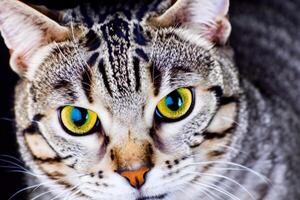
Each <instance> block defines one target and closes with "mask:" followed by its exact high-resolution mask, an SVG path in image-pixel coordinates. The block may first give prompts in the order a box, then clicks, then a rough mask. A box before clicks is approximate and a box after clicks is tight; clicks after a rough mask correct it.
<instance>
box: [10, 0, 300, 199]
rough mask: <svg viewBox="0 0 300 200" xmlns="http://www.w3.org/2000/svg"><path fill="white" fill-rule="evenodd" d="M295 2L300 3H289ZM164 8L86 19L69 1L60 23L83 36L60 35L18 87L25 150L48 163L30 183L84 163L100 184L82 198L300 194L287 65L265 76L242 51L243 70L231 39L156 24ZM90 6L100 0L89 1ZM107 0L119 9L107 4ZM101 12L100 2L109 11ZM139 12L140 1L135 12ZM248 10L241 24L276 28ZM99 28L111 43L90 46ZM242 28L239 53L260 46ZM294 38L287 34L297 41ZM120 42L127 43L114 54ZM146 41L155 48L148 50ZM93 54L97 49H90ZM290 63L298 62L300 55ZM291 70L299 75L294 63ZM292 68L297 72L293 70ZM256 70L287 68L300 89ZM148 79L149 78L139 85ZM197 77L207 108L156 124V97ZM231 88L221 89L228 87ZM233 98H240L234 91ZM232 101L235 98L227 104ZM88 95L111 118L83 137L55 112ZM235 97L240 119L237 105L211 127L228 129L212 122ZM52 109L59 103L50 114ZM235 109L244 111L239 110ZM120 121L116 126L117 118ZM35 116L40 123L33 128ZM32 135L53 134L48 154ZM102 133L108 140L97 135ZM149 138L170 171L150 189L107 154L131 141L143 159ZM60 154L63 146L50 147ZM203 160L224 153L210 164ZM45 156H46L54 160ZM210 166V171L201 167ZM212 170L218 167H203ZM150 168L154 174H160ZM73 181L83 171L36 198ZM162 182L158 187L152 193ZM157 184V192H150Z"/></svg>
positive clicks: (32, 163) (91, 180) (34, 166)
mask: <svg viewBox="0 0 300 200" xmlns="http://www.w3.org/2000/svg"><path fill="white" fill-rule="evenodd" d="M290 4H292V3H291V2H290V3H289V4H288V5H290ZM167 5H169V4H162V5H160V6H158V5H156V6H158V8H166V7H167ZM93 6H95V5H93ZM123 6H124V5H123ZM245 6H247V4H245ZM136 8H139V6H137V7H136ZM158 8H157V9H156V10H155V9H153V10H148V11H147V12H146V13H144V15H143V16H144V17H142V18H143V20H142V19H138V18H137V17H136V16H135V18H133V19H129V18H128V17H127V16H126V12H125V14H122V13H121V12H120V13H119V12H115V11H113V12H112V13H106V14H105V15H107V18H101V20H100V18H98V16H96V15H94V14H95V13H94V12H91V13H90V15H89V16H88V17H91V18H95V19H96V18H97V19H99V21H97V20H95V22H96V23H95V24H93V25H91V24H90V22H89V21H86V20H87V18H86V17H85V18H84V17H83V15H82V14H83V13H82V10H80V9H79V8H78V9H77V10H76V9H75V11H74V10H69V11H66V12H65V13H66V15H65V17H64V21H63V22H61V23H62V24H64V25H68V26H69V28H70V29H71V30H72V32H71V33H72V37H71V38H69V39H68V40H66V41H64V42H60V43H58V44H57V45H56V46H52V50H51V52H50V53H49V54H48V55H47V57H46V59H45V60H43V62H42V64H41V65H40V66H39V68H38V69H37V70H36V71H35V74H34V80H31V81H28V80H26V79H24V80H22V81H21V82H20V83H19V85H18V86H17V89H16V101H15V112H16V120H17V128H18V132H17V136H18V142H19V144H20V152H21V155H22V157H23V159H24V161H25V162H26V164H27V166H28V167H29V168H30V170H32V171H33V172H34V173H37V174H42V175H41V176H42V178H38V179H36V178H34V179H32V178H29V181H28V184H33V183H39V182H43V181H49V180H53V179H55V178H54V177H55V176H56V175H57V174H59V173H62V174H63V175H69V174H79V172H80V173H84V174H86V175H88V176H90V177H88V178H87V179H86V180H83V179H81V178H78V182H81V181H82V182H83V183H85V184H87V185H88V186H89V187H90V189H93V188H94V187H96V188H97V189H98V190H97V191H98V192H97V193H89V191H88V190H87V189H86V188H83V189H81V190H80V191H79V193H78V194H77V196H76V199H99V200H100V199H130V200H131V199H147V198H150V197H151V198H150V199H172V200H173V199H174V200H175V199H183V198H186V199H191V200H194V199H199V198H201V199H203V200H206V199H218V198H219V199H239V200H246V199H251V195H253V199H257V200H281V199H289V200H296V199H297V198H298V197H299V196H300V194H299V191H298V187H299V181H298V179H297V178H298V177H299V175H300V173H299V170H298V166H299V164H300V161H299V159H298V158H297V155H299V154H300V152H299V148H298V146H299V144H300V141H299V137H295V135H296V134H297V133H298V132H299V130H300V125H299V114H298V113H297V111H300V109H299V106H297V107H290V106H289V105H288V103H287V102H289V103H294V104H293V105H295V102H297V101H298V99H297V95H298V94H299V92H297V91H293V88H294V87H292V86H291V85H289V84H290V83H289V82H287V81H285V80H286V79H287V78H286V77H285V76H284V75H285V73H283V75H280V76H277V74H276V75H274V74H272V73H276V72H277V71H276V70H274V71H273V70H269V71H268V73H271V75H270V76H267V77H263V78H265V79H260V78H261V77H260V76H259V77H255V76H253V77H250V76H249V74H248V73H249V72H252V70H253V69H255V67H256V66H249V65H252V63H250V64H249V63H243V62H242V61H240V62H238V64H241V66H242V68H239V69H240V70H241V76H239V75H238V70H237V69H238V68H237V67H236V66H235V63H234V58H233V53H232V50H231V48H230V47H228V46H209V45H207V44H204V43H203V44H199V43H195V42H192V41H190V40H189V39H187V37H185V34H183V33H182V30H181V29H180V28H174V27H172V28H161V29H160V28H158V29H155V28H153V27H152V26H149V25H148V24H147V21H146V20H145V19H146V18H147V17H149V16H151V15H152V14H153V11H156V12H158V13H161V12H162V11H163V10H164V9H162V10H161V9H158ZM89 9H92V7H88V8H87V10H89ZM101 9H102V11H103V10H104V11H105V10H109V9H106V8H105V7H104V8H101ZM124 9H125V11H126V9H128V8H126V6H125V7H124ZM100 11H101V10H100ZM100 11H99V12H100ZM102 11H101V12H100V13H103V12H104V11H103V12H102ZM134 11H135V9H133V13H135V12H134ZM72 12H75V13H76V14H77V17H74V18H72V19H70V14H71V13H72ZM236 12H237V11H236ZM73 14H74V13H73ZM244 15H246V16H247V14H239V12H237V14H236V18H233V20H232V21H233V22H234V23H233V24H234V26H237V27H238V26H239V27H240V28H241V29H243V28H244V29H246V30H247V28H248V26H246V27H244V24H249V23H248V20H250V24H251V25H253V26H254V25H257V26H255V27H260V28H261V29H259V31H261V32H262V33H264V34H266V33H268V32H267V30H265V27H266V26H264V25H260V24H259V23H263V22H258V21H256V20H255V19H248V18H246V17H245V16H244ZM266 15H268V13H267V14H266ZM116 19H119V20H120V19H121V20H122V21H123V22H122V23H124V24H123V25H120V24H118V27H114V26H113V25H112V24H113V23H114V22H115V20H116ZM71 20H72V23H71ZM139 20H140V21H139ZM137 23H138V24H139V25H140V26H141V27H142V30H141V32H140V34H141V35H143V36H144V37H145V40H147V43H146V44H144V45H140V44H137V43H138V42H137V41H136V40H135V38H134V36H135V35H134V28H135V25H136V24H137ZM259 25H260V26H259ZM87 26H90V27H87ZM103 27H104V28H103ZM110 28H115V30H118V31H120V32H122V33H120V32H118V33H116V35H114V34H107V33H108V32H109V30H110ZM91 29H92V30H94V31H95V32H96V33H97V37H99V38H100V40H101V44H100V45H99V47H98V48H97V49H96V50H94V51H89V50H88V47H86V46H85V45H84V44H85V41H86V38H85V37H86V34H87V33H88V31H89V30H91ZM283 32H284V31H283ZM280 33H281V34H280ZM280 33H279V35H278V36H274V37H275V38H276V37H279V38H281V37H282V34H283V33H282V32H280ZM293 33H294V32H293ZM105 34H107V35H106V36H105ZM283 35H284V34H283ZM237 36H238V35H237V33H234V35H233V37H237ZM241 38H242V39H241V40H242V42H244V43H245V45H242V44H239V46H238V47H237V49H238V50H239V52H240V54H238V56H240V55H242V56H249V55H247V53H248V51H247V48H245V46H246V45H247V44H248V43H247V42H248V40H247V37H241ZM271 38H272V37H271ZM281 39H283V37H282V38H281ZM283 40H284V39H283ZM112 42H113V43H112ZM272 42H274V41H273V40H272ZM284 42H286V43H288V41H284ZM112 44H113V45H112ZM258 44H261V45H263V46H264V45H266V44H267V42H266V41H265V39H261V40H259V39H258ZM274 45H275V44H274ZM264 47H266V48H269V47H270V46H268V45H266V46H264ZM111 49H112V51H114V50H116V51H115V52H113V53H112V52H110V51H111ZM137 49H138V50H140V51H142V52H144V53H141V52H139V53H137ZM96 52H98V54H96ZM95 55H96V56H95ZM144 55H146V57H147V58H145V56H144ZM280 55H282V54H278V56H279V57H276V58H278V59H280V58H281V57H280ZM93 56H95V57H94V58H95V60H91V58H93ZM283 56H284V55H283ZM134 57H136V58H137V59H138V60H139V64H140V65H139V70H138V71H136V70H137V68H136V67H134ZM284 58H285V57H284ZM284 58H283V59H284ZM148 59H149V60H148ZM256 59H257V60H260V59H264V57H262V58H261V57H257V58H255V59H253V60H254V61H253V63H255V62H256V61H257V60H256ZM89 61H90V63H92V64H91V65H89V64H90V63H89ZM295 62H296V61H295ZM264 63H265V64H266V62H264ZM100 64H101V65H100ZM271 66H274V68H275V67H277V65H274V64H273V63H271V64H269V66H268V68H271ZM101 67H102V69H103V70H102V71H101V69H100V68H101ZM151 67H152V68H151ZM290 67H293V63H292V64H291V66H290ZM49 69H51V70H49ZM248 70H249V71H248ZM86 71H89V72H90V73H89V75H88V79H87V80H86V81H89V83H88V84H89V89H90V91H88V92H90V93H91V96H92V99H93V101H92V103H91V102H90V103H87V102H88V101H89V98H88V97H87V96H86V94H85V91H84V87H83V86H82V84H83V85H84V83H82V81H83V77H84V76H83V74H84V73H85V72H86ZM264 71H267V70H265V69H264ZM137 72H138V73H139V74H138V76H137ZM155 72H157V73H158V76H156V74H155ZM277 73H278V72H277ZM286 73H287V75H289V76H292V74H291V71H289V72H286ZM292 73H298V71H297V70H296V71H295V70H292ZM105 77H106V78H105ZM137 77H139V78H140V79H138V78H137ZM255 78H257V79H259V84H262V85H263V84H264V83H265V82H264V81H266V82H267V83H268V82H275V80H277V79H278V81H276V84H279V83H282V84H283V85H289V86H290V88H291V90H289V91H286V92H287V96H288V97H286V98H287V100H286V99H285V98H283V97H281V96H282V95H281V92H280V93H276V92H277V91H279V89H278V88H281V87H280V86H282V85H277V87H271V89H273V90H271V91H275V93H274V94H276V95H272V96H271V97H267V96H266V94H265V93H263V92H264V90H266V87H262V88H263V89H264V90H262V89H261V88H260V87H257V85H255V86H254V85H253V79H255ZM274 79H275V80H274ZM292 80H294V82H293V84H296V86H297V85H298V86H299V83H298V82H299V81H298V82H297V80H296V79H292ZM138 81H140V82H139V84H140V88H139V87H138ZM190 86H193V87H194V88H195V89H196V90H197V94H198V96H197V100H196V102H197V104H196V105H197V106H196V109H198V112H197V113H195V112H193V113H192V115H193V117H190V118H187V119H186V121H184V122H185V123H184V124H183V125H178V124H177V125H174V126H172V124H171V125H170V124H162V125H160V126H158V127H156V126H155V125H153V123H149V122H148V121H149V120H148V118H147V112H150V111H148V110H149V109H153V108H151V103H152V104H154V105H155V103H157V102H156V101H157V98H162V97H163V96H165V95H167V94H168V93H169V92H171V91H173V90H174V89H177V88H179V87H190ZM259 86H261V85H259ZM268 86H269V85H268ZM282 87H283V86H282ZM267 89H269V87H267ZM297 89H299V88H298V87H295V90H297ZM220 90H222V94H219V93H220ZM277 94H280V95H277ZM295 96H296V97H295ZM199 97H200V98H199ZM232 99H233V102H229V103H228V102H226V100H227V101H228V100H232ZM222 101H223V103H224V102H225V103H224V105H222ZM78 102H79V103H80V105H81V106H83V107H89V108H91V109H96V110H94V111H95V112H98V113H97V114H98V115H99V117H100V120H102V123H103V131H102V132H101V133H97V135H95V134H94V135H92V136H88V137H90V138H91V140H89V142H88V143H83V141H84V139H82V140H83V141H81V140H79V139H78V138H75V137H74V138H72V137H70V136H67V135H66V133H64V132H63V131H61V130H60V128H59V126H57V124H58V122H57V120H56V118H54V119H55V120H53V116H56V115H55V114H53V112H55V109H56V108H58V107H60V106H63V105H68V104H75V105H76V103H78ZM230 103H231V105H233V108H235V109H233V110H232V109H231V110H229V111H227V113H225V114H227V115H228V116H234V118H233V119H232V118H229V119H228V118H226V116H227V115H226V116H225V117H224V118H225V119H219V120H223V121H222V122H223V123H222V125H223V126H225V125H226V124H227V125H228V124H229V125H230V127H231V128H230V129H229V130H225V131H222V132H221V133H219V132H217V131H216V133H212V132H211V133H209V132H207V131H206V130H208V129H211V130H219V128H220V127H211V126H212V125H211V124H213V123H212V121H213V120H215V119H216V116H218V115H217V114H218V113H219V112H220V110H221V108H224V107H226V106H228V105H229V104H230ZM95 105H97V106H95ZM46 108H47V109H46ZM48 109H49V110H51V112H50V113H48ZM298 109H299V110H298ZM100 111H105V112H106V113H108V114H107V115H106V116H109V117H108V118H109V119H103V118H101V117H102V116H101V112H100ZM231 112H234V113H235V114H234V115H230V114H231ZM51 113H52V114H51ZM103 115H104V112H103ZM37 116H43V117H42V118H41V119H39V120H40V121H38V122H33V120H34V119H36V118H37ZM110 120H111V122H109V121H110ZM226 120H229V122H228V121H227V122H226ZM150 121H151V120H150ZM109 123H111V124H112V125H107V124H109ZM179 124H180V123H179ZM32 126H33V127H34V128H36V129H34V130H32V129H29V128H28V127H31V128H32ZM106 126H110V127H109V128H107V127H106ZM164 126H166V127H168V128H166V129H168V130H166V129H163V127H164ZM170 130H172V131H170ZM151 131H154V135H155V137H153V135H152V136H151V134H153V132H151ZM166 133H168V134H166ZM27 134H31V136H28V135H27ZM26 135H27V136H28V137H34V136H37V137H39V136H42V138H43V141H45V142H46V145H45V149H44V150H45V152H46V153H48V154H47V156H46V157H38V156H37V152H32V149H31V148H30V147H29V146H30V145H29V144H28V141H26ZM106 136H108V137H109V143H108V144H106V143H105V137H106ZM92 137H93V138H92ZM127 138H129V140H131V139H132V140H133V143H130V144H131V145H133V146H131V149H130V150H132V152H133V153H132V152H131V151H128V152H127V149H126V148H127V147H126V146H127V143H126V142H127ZM32 140H33V138H32ZM87 140H88V139H87ZM95 141H98V143H97V144H95ZM145 141H146V142H145ZM40 142H42V141H40ZM29 143H30V142H29ZM87 144H88V145H87ZM93 145H94V146H93ZM147 145H150V147H151V148H152V149H153V152H154V155H155V156H154V157H155V158H154V160H155V163H154V164H155V166H154V169H155V170H158V169H160V170H161V171H163V172H161V174H160V175H162V176H161V177H159V178H157V180H156V182H155V181H153V179H152V182H151V183H152V185H150V186H149V185H148V186H147V184H146V185H145V186H146V188H147V190H146V191H142V193H138V192H136V191H135V190H134V191H133V190H132V188H131V189H130V186H128V183H126V180H125V179H122V177H120V176H119V175H117V173H115V172H114V171H113V170H112V169H114V167H115V166H114V165H113V166H110V165H107V164H106V162H109V163H110V162H111V163H113V159H112V157H111V155H110V153H111V152H112V151H116V149H122V150H124V152H125V153H122V151H121V155H123V156H124V157H125V156H126V154H128V155H131V157H133V158H135V156H139V153H140V152H139V151H136V149H135V148H141V149H142V150H144V148H145V146H147ZM218 145H219V146H218ZM224 145H227V147H225V146H224ZM46 146H47V147H46ZM92 147H93V148H92ZM94 147H96V148H94ZM95 149H97V150H95ZM142 150H141V151H142ZM145 151H146V150H145ZM147 151H148V150H147ZM49 152H51V153H49ZM141 154H142V153H141ZM52 155H54V157H51V156H52ZM206 156H207V157H206ZM209 156H210V157H209ZM211 157H213V158H211ZM139 158H140V157H139ZM121 159H122V158H121ZM129 159H130V156H129ZM142 159H144V158H141V160H142ZM214 161H215V162H214ZM126 162H127V160H125V162H124V163H125V165H126ZM199 162H214V163H210V164H212V165H210V164H207V163H206V164H205V165H203V163H202V164H199ZM53 163H54V164H55V165H57V166H56V167H57V169H59V170H57V169H56V170H54V171H55V173H52V172H49V171H48V170H49V169H47V167H49V166H51V165H52V164H53ZM197 163H198V164H197ZM118 164H119V163H117V164H116V165H118ZM185 164H186V165H185ZM43 165H45V166H47V167H46V168H44V167H43ZM193 165H194V167H193ZM238 165H239V166H238ZM241 165H242V166H241ZM102 166H103V169H102ZM108 166H109V167H108ZM110 167H111V169H109V170H108V169H107V168H110ZM121 167H123V165H122V166H121ZM127 167H128V166H127ZM246 167H248V168H250V169H246ZM222 168H223V170H222ZM224 168H226V169H224ZM228 168H231V169H228ZM232 168H234V169H232ZM99 170H101V171H102V170H103V172H102V173H103V175H101V176H98V177H95V175H92V174H95V173H99V172H100V171H99ZM199 172H200V174H198V175H194V174H196V173H199ZM201 172H203V173H207V174H206V175H205V174H202V175H201ZM155 173H157V174H159V173H158V172H155ZM208 174H214V177H213V178H212V179H206V178H207V177H208V176H209V175H208ZM152 175H153V174H152ZM102 176H103V177H102ZM153 176H154V175H153ZM147 178H149V181H151V173H149V177H147ZM74 180H77V179H76V178H74ZM112 180H114V181H112ZM115 180H118V181H115ZM182 182H184V183H182ZM237 182H238V183H239V184H241V185H242V186H239V185H238V184H237ZM204 183H208V184H213V185H208V187H207V188H206V190H203V187H201V186H203V185H201V184H204ZM72 184H73V183H72V181H69V182H68V181H67V183H65V182H62V183H60V182H59V183H55V184H54V186H53V185H49V186H46V187H45V188H42V189H41V190H39V191H36V192H37V193H35V194H32V197H36V195H38V194H41V193H42V192H45V191H50V190H51V189H52V190H53V188H56V187H58V188H59V189H62V190H57V191H53V192H51V193H52V194H49V195H48V196H47V195H43V197H42V198H41V199H45V200H46V199H51V198H52V197H53V196H56V195H60V194H61V191H62V192H65V193H66V194H67V192H68V190H70V187H69V185H71V187H72V186H74V185H72ZM121 184H123V185H122V187H121ZM126 184H127V186H126V187H125V185H126ZM160 184H161V185H160ZM176 184H178V185H179V186H180V187H182V188H183V191H181V189H178V188H177V187H178V185H176ZM180 184H181V185H180ZM155 186H156V187H155ZM180 187H179V188H180ZM214 187H218V188H219V189H220V188H221V189H223V190H225V192H224V191H219V192H216V188H214ZM107 188H112V189H114V192H113V193H110V192H111V191H109V190H108V189H107ZM124 191H125V192H124ZM153 191H155V192H154V193H153V194H152V192H153ZM226 191H227V192H229V193H227V192H226ZM249 193H250V194H249ZM91 194H94V195H91ZM141 194H142V195H143V196H141ZM147 194H149V196H150V197H147V196H145V195H147ZM95 195H99V196H95ZM154 196H156V197H154ZM58 197H59V198H61V197H60V196H58ZM61 199H62V198H61Z"/></svg>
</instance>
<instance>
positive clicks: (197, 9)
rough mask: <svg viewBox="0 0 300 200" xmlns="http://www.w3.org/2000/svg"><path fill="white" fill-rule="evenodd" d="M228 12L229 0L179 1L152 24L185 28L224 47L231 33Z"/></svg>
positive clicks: (153, 19) (152, 21)
mask: <svg viewBox="0 0 300 200" xmlns="http://www.w3.org/2000/svg"><path fill="white" fill-rule="evenodd" d="M228 10H229V0H177V1H175V3H174V4H173V5H172V6H171V7H170V8H169V9H167V10H166V11H165V12H164V13H163V14H162V15H160V16H157V17H154V18H151V19H150V23H151V24H152V25H154V26H156V27H178V26H179V27H185V28H187V29H191V30H193V31H196V32H197V33H198V34H200V35H201V36H203V37H205V38H206V39H208V40H210V41H211V42H213V43H215V44H218V45H223V44H225V43H226V41H227V40H228V37H229V35H230V32H231V25H230V23H229V21H228V19H227V14H228Z"/></svg>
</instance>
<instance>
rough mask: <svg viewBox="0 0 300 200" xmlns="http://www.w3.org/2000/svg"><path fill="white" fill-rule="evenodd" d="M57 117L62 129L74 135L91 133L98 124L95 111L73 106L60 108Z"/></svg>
mask: <svg viewBox="0 0 300 200" xmlns="http://www.w3.org/2000/svg"><path fill="white" fill-rule="evenodd" d="M59 118H60V122H61V125H62V127H63V128H64V130H65V131H66V132H67V133H69V134H71V135H76V136H83V135H87V134H90V133H93V132H94V131H95V130H96V128H98V126H99V125H100V122H99V119H98V116H97V114H96V113H95V112H93V111H91V110H88V109H85V108H79V107H74V106H65V107H63V108H61V109H60V112H59Z"/></svg>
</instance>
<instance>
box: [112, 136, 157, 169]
mask: <svg viewBox="0 0 300 200" xmlns="http://www.w3.org/2000/svg"><path fill="white" fill-rule="evenodd" d="M112 150H113V152H114V156H115V157H116V162H117V163H116V165H117V168H118V170H136V169H139V168H140V167H142V166H149V165H151V156H152V153H151V152H152V147H151V144H150V143H149V142H148V141H146V140H139V139H136V138H131V137H128V138H127V140H124V141H122V143H120V144H119V145H118V146H116V147H114V148H113V149H112Z"/></svg>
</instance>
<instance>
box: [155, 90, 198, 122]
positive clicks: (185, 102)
mask: <svg viewBox="0 0 300 200" xmlns="http://www.w3.org/2000/svg"><path fill="white" fill-rule="evenodd" d="M193 107H194V91H193V89H190V88H179V89H177V90H174V91H173V92H171V93H170V94H168V95H167V96H165V97H164V98H163V99H161V100H160V101H159V103H158V104H157V106H156V110H155V117H156V118H157V119H159V120H162V121H168V122H174V121H178V120H181V119H183V118H185V117H186V116H187V115H188V114H190V113H191V111H192V109H193Z"/></svg>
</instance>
